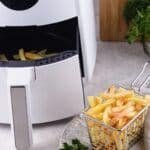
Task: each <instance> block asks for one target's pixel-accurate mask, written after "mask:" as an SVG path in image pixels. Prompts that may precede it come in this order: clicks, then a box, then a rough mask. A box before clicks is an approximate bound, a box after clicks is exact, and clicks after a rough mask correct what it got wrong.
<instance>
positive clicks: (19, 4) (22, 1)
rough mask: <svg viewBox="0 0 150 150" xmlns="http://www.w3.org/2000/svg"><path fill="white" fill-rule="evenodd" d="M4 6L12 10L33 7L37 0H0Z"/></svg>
mask: <svg viewBox="0 0 150 150" xmlns="http://www.w3.org/2000/svg"><path fill="white" fill-rule="evenodd" d="M0 1H1V2H2V3H3V4H4V5H5V6H6V7H8V8H9V9H12V10H18V11H19V10H20V11H21V10H27V9H29V8H31V7H33V6H34V5H35V4H36V3H37V2H38V1H39V0H0Z"/></svg>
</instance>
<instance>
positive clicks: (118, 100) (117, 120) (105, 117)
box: [86, 85, 150, 129]
mask: <svg viewBox="0 0 150 150" xmlns="http://www.w3.org/2000/svg"><path fill="white" fill-rule="evenodd" d="M88 102H89V106H90V108H89V109H88V110H87V112H86V114H87V115H89V116H91V117H93V118H95V119H98V120H100V121H102V122H104V123H105V124H106V125H110V126H112V127H114V128H116V129H122V128H123V127H124V126H125V125H126V124H127V123H128V122H129V121H130V120H132V119H133V118H134V117H135V116H136V115H137V114H138V113H139V112H140V111H141V110H142V109H143V108H144V107H145V106H147V105H148V106H149V104H150V96H149V95H146V96H144V97H143V96H141V95H138V94H137V93H135V92H134V91H132V90H126V89H124V88H121V87H120V88H117V87H115V86H114V85H113V86H111V87H110V88H109V89H108V90H107V91H105V92H104V93H100V95H98V96H89V97H88Z"/></svg>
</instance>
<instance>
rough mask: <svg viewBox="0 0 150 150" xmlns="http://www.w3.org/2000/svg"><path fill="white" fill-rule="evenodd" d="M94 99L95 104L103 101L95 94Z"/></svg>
mask: <svg viewBox="0 0 150 150" xmlns="http://www.w3.org/2000/svg"><path fill="white" fill-rule="evenodd" d="M95 100H96V103H97V104H101V103H102V102H103V99H102V98H101V97H99V96H95Z"/></svg>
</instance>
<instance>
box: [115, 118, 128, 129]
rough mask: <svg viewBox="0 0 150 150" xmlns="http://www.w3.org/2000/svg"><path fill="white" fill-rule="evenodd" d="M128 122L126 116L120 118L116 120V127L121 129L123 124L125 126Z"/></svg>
mask: <svg viewBox="0 0 150 150" xmlns="http://www.w3.org/2000/svg"><path fill="white" fill-rule="evenodd" d="M127 122H128V119H127V118H126V117H124V118H121V119H120V120H119V121H118V124H117V125H116V128H117V129H121V128H122V127H123V126H125V125H126V124H127Z"/></svg>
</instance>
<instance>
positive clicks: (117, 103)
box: [116, 100, 124, 107]
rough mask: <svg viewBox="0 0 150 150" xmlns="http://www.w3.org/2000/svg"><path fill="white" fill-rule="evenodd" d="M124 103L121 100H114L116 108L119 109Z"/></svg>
mask: <svg viewBox="0 0 150 150" xmlns="http://www.w3.org/2000/svg"><path fill="white" fill-rule="evenodd" d="M123 104H124V101H123V100H116V106H118V107H121V106H123Z"/></svg>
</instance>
